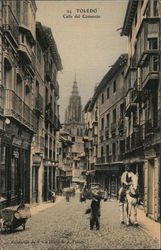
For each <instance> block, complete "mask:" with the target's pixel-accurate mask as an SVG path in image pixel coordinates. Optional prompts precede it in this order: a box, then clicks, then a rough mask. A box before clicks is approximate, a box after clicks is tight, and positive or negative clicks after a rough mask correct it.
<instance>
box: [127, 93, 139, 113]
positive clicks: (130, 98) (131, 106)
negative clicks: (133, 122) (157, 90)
mask: <svg viewBox="0 0 161 250" xmlns="http://www.w3.org/2000/svg"><path fill="white" fill-rule="evenodd" d="M135 94H136V92H135V90H134V89H130V90H129V91H128V93H127V96H126V115H127V116H128V115H129V113H130V112H132V111H134V110H135V109H136V108H137V104H136V103H135V101H134V100H135Z"/></svg>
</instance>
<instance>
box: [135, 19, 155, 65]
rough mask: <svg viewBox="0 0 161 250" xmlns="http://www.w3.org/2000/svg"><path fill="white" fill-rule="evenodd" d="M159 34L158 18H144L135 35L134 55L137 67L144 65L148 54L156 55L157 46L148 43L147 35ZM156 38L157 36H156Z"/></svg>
mask: <svg viewBox="0 0 161 250" xmlns="http://www.w3.org/2000/svg"><path fill="white" fill-rule="evenodd" d="M150 34H152V38H153V36H154V34H159V18H157V17H156V18H144V19H143V22H142V24H141V27H140V31H139V32H138V35H137V41H138V42H137V47H136V53H137V58H138V59H139V61H138V66H140V65H142V64H144V62H145V60H146V58H147V56H148V55H150V54H154V53H158V52H159V48H158V46H152V45H151V44H150V43H149V38H148V35H150ZM156 38H157V35H156Z"/></svg>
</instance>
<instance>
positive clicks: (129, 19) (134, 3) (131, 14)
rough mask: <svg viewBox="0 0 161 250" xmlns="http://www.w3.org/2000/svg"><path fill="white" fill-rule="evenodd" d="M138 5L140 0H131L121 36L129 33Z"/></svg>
mask: <svg viewBox="0 0 161 250" xmlns="http://www.w3.org/2000/svg"><path fill="white" fill-rule="evenodd" d="M137 6H138V0H129V2H128V5H127V9H126V14H125V19H124V24H123V28H122V32H121V36H128V35H129V32H130V30H131V25H132V22H133V19H134V15H135V12H136V9H137Z"/></svg>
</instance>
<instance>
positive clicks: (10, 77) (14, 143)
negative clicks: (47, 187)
mask: <svg viewBox="0 0 161 250" xmlns="http://www.w3.org/2000/svg"><path fill="white" fill-rule="evenodd" d="M1 4H2V5H1V14H2V15H1V63H0V65H1V82H0V88H1V97H0V98H1V102H0V103H1V107H0V110H1V115H0V120H1V143H0V152H1V153H0V158H1V159H0V164H1V165H0V175H1V177H0V179H1V188H0V190H1V191H0V192H1V198H0V199H1V205H2V206H6V205H7V206H8V205H11V204H15V203H17V202H20V201H21V200H22V199H23V200H24V201H25V202H29V201H30V184H29V183H30V156H31V142H32V139H33V135H34V133H35V132H36V115H35V111H34V107H33V84H34V78H35V69H34V67H35V61H34V60H35V57H34V45H35V41H36V36H35V31H36V30H35V15H36V5H35V2H34V1H30V2H29V1H1Z"/></svg>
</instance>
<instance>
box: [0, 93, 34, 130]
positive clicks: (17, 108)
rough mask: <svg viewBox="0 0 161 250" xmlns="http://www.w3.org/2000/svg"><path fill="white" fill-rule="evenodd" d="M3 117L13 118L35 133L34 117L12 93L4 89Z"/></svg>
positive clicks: (27, 107)
mask: <svg viewBox="0 0 161 250" xmlns="http://www.w3.org/2000/svg"><path fill="white" fill-rule="evenodd" d="M4 115H5V116H7V117H13V118H14V119H16V120H17V121H18V122H19V123H21V124H22V125H24V126H25V127H27V128H28V129H29V130H31V131H33V132H36V129H37V125H36V115H35V113H34V112H33V110H31V109H30V107H29V106H28V105H26V104H25V103H24V102H23V101H22V100H21V98H20V97H19V96H17V95H16V94H15V92H14V91H12V90H9V89H5V107H4Z"/></svg>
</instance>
